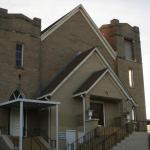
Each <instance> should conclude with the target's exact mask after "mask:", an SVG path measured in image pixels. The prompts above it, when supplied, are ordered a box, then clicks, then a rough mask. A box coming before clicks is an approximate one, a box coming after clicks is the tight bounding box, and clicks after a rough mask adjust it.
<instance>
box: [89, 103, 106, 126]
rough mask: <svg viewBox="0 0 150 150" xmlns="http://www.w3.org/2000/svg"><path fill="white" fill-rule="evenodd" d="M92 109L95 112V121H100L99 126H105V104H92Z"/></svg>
mask: <svg viewBox="0 0 150 150" xmlns="http://www.w3.org/2000/svg"><path fill="white" fill-rule="evenodd" d="M90 109H91V110H93V115H92V118H93V119H99V121H98V124H99V125H104V113H103V104H102V103H96V102H91V103H90Z"/></svg>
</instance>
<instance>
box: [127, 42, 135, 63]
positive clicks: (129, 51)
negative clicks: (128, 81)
mask: <svg viewBox="0 0 150 150" xmlns="http://www.w3.org/2000/svg"><path fill="white" fill-rule="evenodd" d="M125 59H127V60H134V53H133V43H132V41H131V40H125Z"/></svg>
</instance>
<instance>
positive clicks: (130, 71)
mask: <svg viewBox="0 0 150 150" xmlns="http://www.w3.org/2000/svg"><path fill="white" fill-rule="evenodd" d="M128 77H129V86H130V87H131V88H133V87H134V79H133V69H132V68H130V69H129V70H128Z"/></svg>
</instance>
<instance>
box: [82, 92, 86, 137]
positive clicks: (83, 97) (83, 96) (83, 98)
mask: <svg viewBox="0 0 150 150" xmlns="http://www.w3.org/2000/svg"><path fill="white" fill-rule="evenodd" d="M81 98H82V100H83V133H84V134H85V130H86V129H85V109H86V108H85V95H81Z"/></svg>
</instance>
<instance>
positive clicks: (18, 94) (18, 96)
mask: <svg viewBox="0 0 150 150" xmlns="http://www.w3.org/2000/svg"><path fill="white" fill-rule="evenodd" d="M24 97H25V96H24V94H23V92H21V91H20V90H15V91H14V92H13V93H12V94H11V96H10V98H9V100H15V99H21V98H24Z"/></svg>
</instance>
